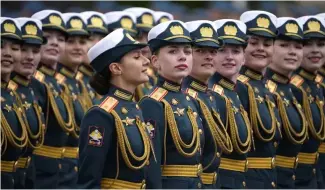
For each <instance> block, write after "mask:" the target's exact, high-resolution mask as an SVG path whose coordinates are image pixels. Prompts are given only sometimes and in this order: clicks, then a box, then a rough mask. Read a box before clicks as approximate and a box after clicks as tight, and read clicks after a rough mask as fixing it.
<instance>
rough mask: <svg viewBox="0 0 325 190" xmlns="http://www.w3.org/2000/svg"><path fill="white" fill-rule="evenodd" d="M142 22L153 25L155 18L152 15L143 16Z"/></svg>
mask: <svg viewBox="0 0 325 190" xmlns="http://www.w3.org/2000/svg"><path fill="white" fill-rule="evenodd" d="M141 21H142V23H143V24H147V25H153V18H152V15H150V14H144V15H142V17H141Z"/></svg>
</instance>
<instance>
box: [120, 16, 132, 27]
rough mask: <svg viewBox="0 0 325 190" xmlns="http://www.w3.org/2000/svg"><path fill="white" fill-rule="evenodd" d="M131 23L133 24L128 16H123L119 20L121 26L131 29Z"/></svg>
mask: <svg viewBox="0 0 325 190" xmlns="http://www.w3.org/2000/svg"><path fill="white" fill-rule="evenodd" d="M132 25H133V22H132V20H131V19H129V18H123V19H122V20H121V26H122V27H123V28H129V29H131V28H132Z"/></svg>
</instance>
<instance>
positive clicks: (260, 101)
mask: <svg viewBox="0 0 325 190" xmlns="http://www.w3.org/2000/svg"><path fill="white" fill-rule="evenodd" d="M255 99H256V100H257V101H258V102H259V103H260V104H261V103H263V101H264V98H263V97H261V96H260V95H258V96H257V98H255Z"/></svg>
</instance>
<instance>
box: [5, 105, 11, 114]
mask: <svg viewBox="0 0 325 190" xmlns="http://www.w3.org/2000/svg"><path fill="white" fill-rule="evenodd" d="M4 109H5V110H7V112H10V111H11V110H12V107H11V106H9V105H8V104H6V106H5V107H4Z"/></svg>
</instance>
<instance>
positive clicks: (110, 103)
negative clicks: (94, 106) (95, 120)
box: [99, 97, 118, 113]
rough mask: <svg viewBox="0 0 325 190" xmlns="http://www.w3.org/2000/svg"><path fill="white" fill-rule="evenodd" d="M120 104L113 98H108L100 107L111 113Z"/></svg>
mask: <svg viewBox="0 0 325 190" xmlns="http://www.w3.org/2000/svg"><path fill="white" fill-rule="evenodd" d="M117 104H118V100H117V99H115V98H113V97H107V98H106V99H105V100H104V101H103V102H102V103H101V104H100V105H99V107H100V108H102V109H103V110H105V111H107V112H108V113H110V112H111V111H112V110H113V109H114V108H115V107H116V106H117Z"/></svg>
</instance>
